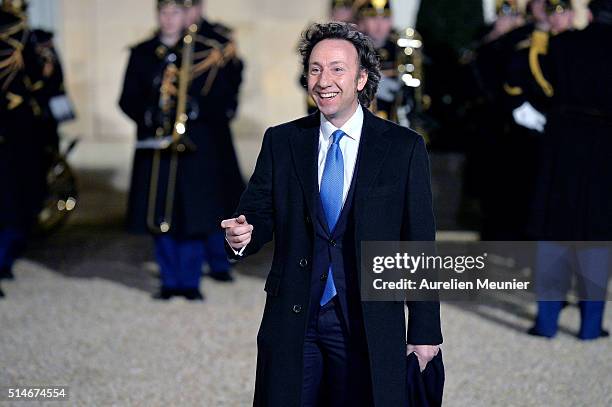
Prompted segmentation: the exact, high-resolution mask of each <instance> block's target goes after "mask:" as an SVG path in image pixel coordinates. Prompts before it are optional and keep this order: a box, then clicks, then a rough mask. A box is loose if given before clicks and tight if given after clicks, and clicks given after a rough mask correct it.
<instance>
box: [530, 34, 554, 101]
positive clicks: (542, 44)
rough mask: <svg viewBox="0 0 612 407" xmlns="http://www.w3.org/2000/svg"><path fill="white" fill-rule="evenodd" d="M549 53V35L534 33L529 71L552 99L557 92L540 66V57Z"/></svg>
mask: <svg viewBox="0 0 612 407" xmlns="http://www.w3.org/2000/svg"><path fill="white" fill-rule="evenodd" d="M547 53H548V33H547V32H544V31H534V32H533V34H532V36H531V47H530V48H529V69H530V70H531V74H532V75H533V77H534V79H535V81H536V82H537V83H538V85H540V88H542V91H543V92H544V94H545V95H546V96H548V97H552V96H553V95H554V94H555V91H554V89H553V87H552V85H551V84H550V82H548V81H547V80H546V78H545V77H544V74H543V73H542V68H541V66H540V60H539V56H540V55H546V54H547Z"/></svg>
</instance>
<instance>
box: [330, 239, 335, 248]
mask: <svg viewBox="0 0 612 407" xmlns="http://www.w3.org/2000/svg"><path fill="white" fill-rule="evenodd" d="M329 244H330V245H332V246H333V247H336V245H337V243H336V241H335V240H334V239H331V240H330V241H329Z"/></svg>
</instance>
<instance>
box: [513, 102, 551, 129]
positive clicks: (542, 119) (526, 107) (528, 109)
mask: <svg viewBox="0 0 612 407" xmlns="http://www.w3.org/2000/svg"><path fill="white" fill-rule="evenodd" d="M512 117H514V121H515V122H516V124H518V125H519V126H523V127H527V128H528V129H531V130H536V131H539V132H540V133H543V132H544V126H545V125H546V116H544V115H543V114H542V113H540V112H539V111H537V110H536V109H535V107H533V106H532V105H531V103H529V102H524V103H523V104H522V105H520V106H519V107H517V108H516V109H514V110H513V111H512Z"/></svg>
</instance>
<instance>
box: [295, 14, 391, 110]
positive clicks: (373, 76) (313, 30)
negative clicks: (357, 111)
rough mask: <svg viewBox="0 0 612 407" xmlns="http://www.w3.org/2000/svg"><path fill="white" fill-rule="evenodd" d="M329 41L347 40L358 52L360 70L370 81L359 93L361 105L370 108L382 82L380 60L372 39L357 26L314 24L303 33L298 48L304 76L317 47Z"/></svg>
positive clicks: (347, 24) (333, 23)
mask: <svg viewBox="0 0 612 407" xmlns="http://www.w3.org/2000/svg"><path fill="white" fill-rule="evenodd" d="M328 39H338V40H346V41H348V42H350V43H351V44H353V46H354V47H355V49H356V50H357V57H358V59H359V68H360V70H365V71H366V72H367V73H368V81H367V82H366V84H365V86H364V88H363V89H362V90H361V91H360V92H359V103H360V104H361V105H362V106H364V107H369V106H370V103H371V102H372V100H374V97H375V95H376V89H378V82H380V59H379V57H378V53H377V52H376V49H375V48H374V44H373V43H372V40H371V39H370V37H368V36H367V35H365V34H364V33H362V32H360V31H359V30H358V29H357V26H355V24H349V23H342V22H331V23H323V24H321V23H314V24H312V25H311V26H310V27H308V28H307V29H306V30H305V31H304V32H302V38H301V40H300V44H299V46H298V52H299V53H300V55H301V57H302V69H303V70H302V75H304V78H306V75H307V72H308V61H309V60H310V54H312V50H313V49H314V47H315V45H317V44H318V43H319V42H321V41H323V40H328Z"/></svg>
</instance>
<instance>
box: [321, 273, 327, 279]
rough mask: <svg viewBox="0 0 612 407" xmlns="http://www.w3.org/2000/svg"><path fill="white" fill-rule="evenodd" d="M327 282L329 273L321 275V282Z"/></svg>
mask: <svg viewBox="0 0 612 407" xmlns="http://www.w3.org/2000/svg"><path fill="white" fill-rule="evenodd" d="M325 280H327V273H323V274H321V281H325Z"/></svg>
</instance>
